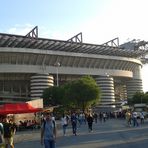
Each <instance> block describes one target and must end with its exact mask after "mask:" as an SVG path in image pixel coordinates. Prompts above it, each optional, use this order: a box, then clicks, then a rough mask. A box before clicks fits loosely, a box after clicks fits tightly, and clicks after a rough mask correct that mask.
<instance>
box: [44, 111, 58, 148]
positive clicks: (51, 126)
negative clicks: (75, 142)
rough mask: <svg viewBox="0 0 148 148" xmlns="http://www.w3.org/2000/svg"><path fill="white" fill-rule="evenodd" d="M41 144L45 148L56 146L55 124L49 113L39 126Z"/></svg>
mask: <svg viewBox="0 0 148 148" xmlns="http://www.w3.org/2000/svg"><path fill="white" fill-rule="evenodd" d="M43 143H44V146H45V148H55V145H56V123H55V121H54V120H52V116H51V114H50V113H49V112H48V113H46V117H45V119H44V120H43V122H42V125H41V144H42V145H43Z"/></svg>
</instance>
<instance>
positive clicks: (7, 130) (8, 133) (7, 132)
mask: <svg viewBox="0 0 148 148" xmlns="http://www.w3.org/2000/svg"><path fill="white" fill-rule="evenodd" d="M3 128H4V137H6V138H9V137H11V136H12V132H13V128H12V125H11V124H10V123H4V125H3Z"/></svg>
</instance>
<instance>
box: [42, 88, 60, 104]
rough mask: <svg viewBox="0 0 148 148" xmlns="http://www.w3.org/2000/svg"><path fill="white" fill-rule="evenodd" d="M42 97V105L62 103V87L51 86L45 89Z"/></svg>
mask: <svg viewBox="0 0 148 148" xmlns="http://www.w3.org/2000/svg"><path fill="white" fill-rule="evenodd" d="M42 98H43V103H44V106H49V105H60V104H62V98H63V90H62V87H57V86H51V87H49V88H47V89H45V90H44V92H43V95H42Z"/></svg>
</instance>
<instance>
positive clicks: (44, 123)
mask: <svg viewBox="0 0 148 148" xmlns="http://www.w3.org/2000/svg"><path fill="white" fill-rule="evenodd" d="M52 123H53V128H54V130H55V121H54V120H52ZM45 125H46V120H43V129H45Z"/></svg>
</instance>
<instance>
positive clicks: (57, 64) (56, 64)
mask: <svg viewBox="0 0 148 148" xmlns="http://www.w3.org/2000/svg"><path fill="white" fill-rule="evenodd" d="M55 66H56V69H57V86H59V71H58V68H59V66H60V63H59V62H56V63H55Z"/></svg>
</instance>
